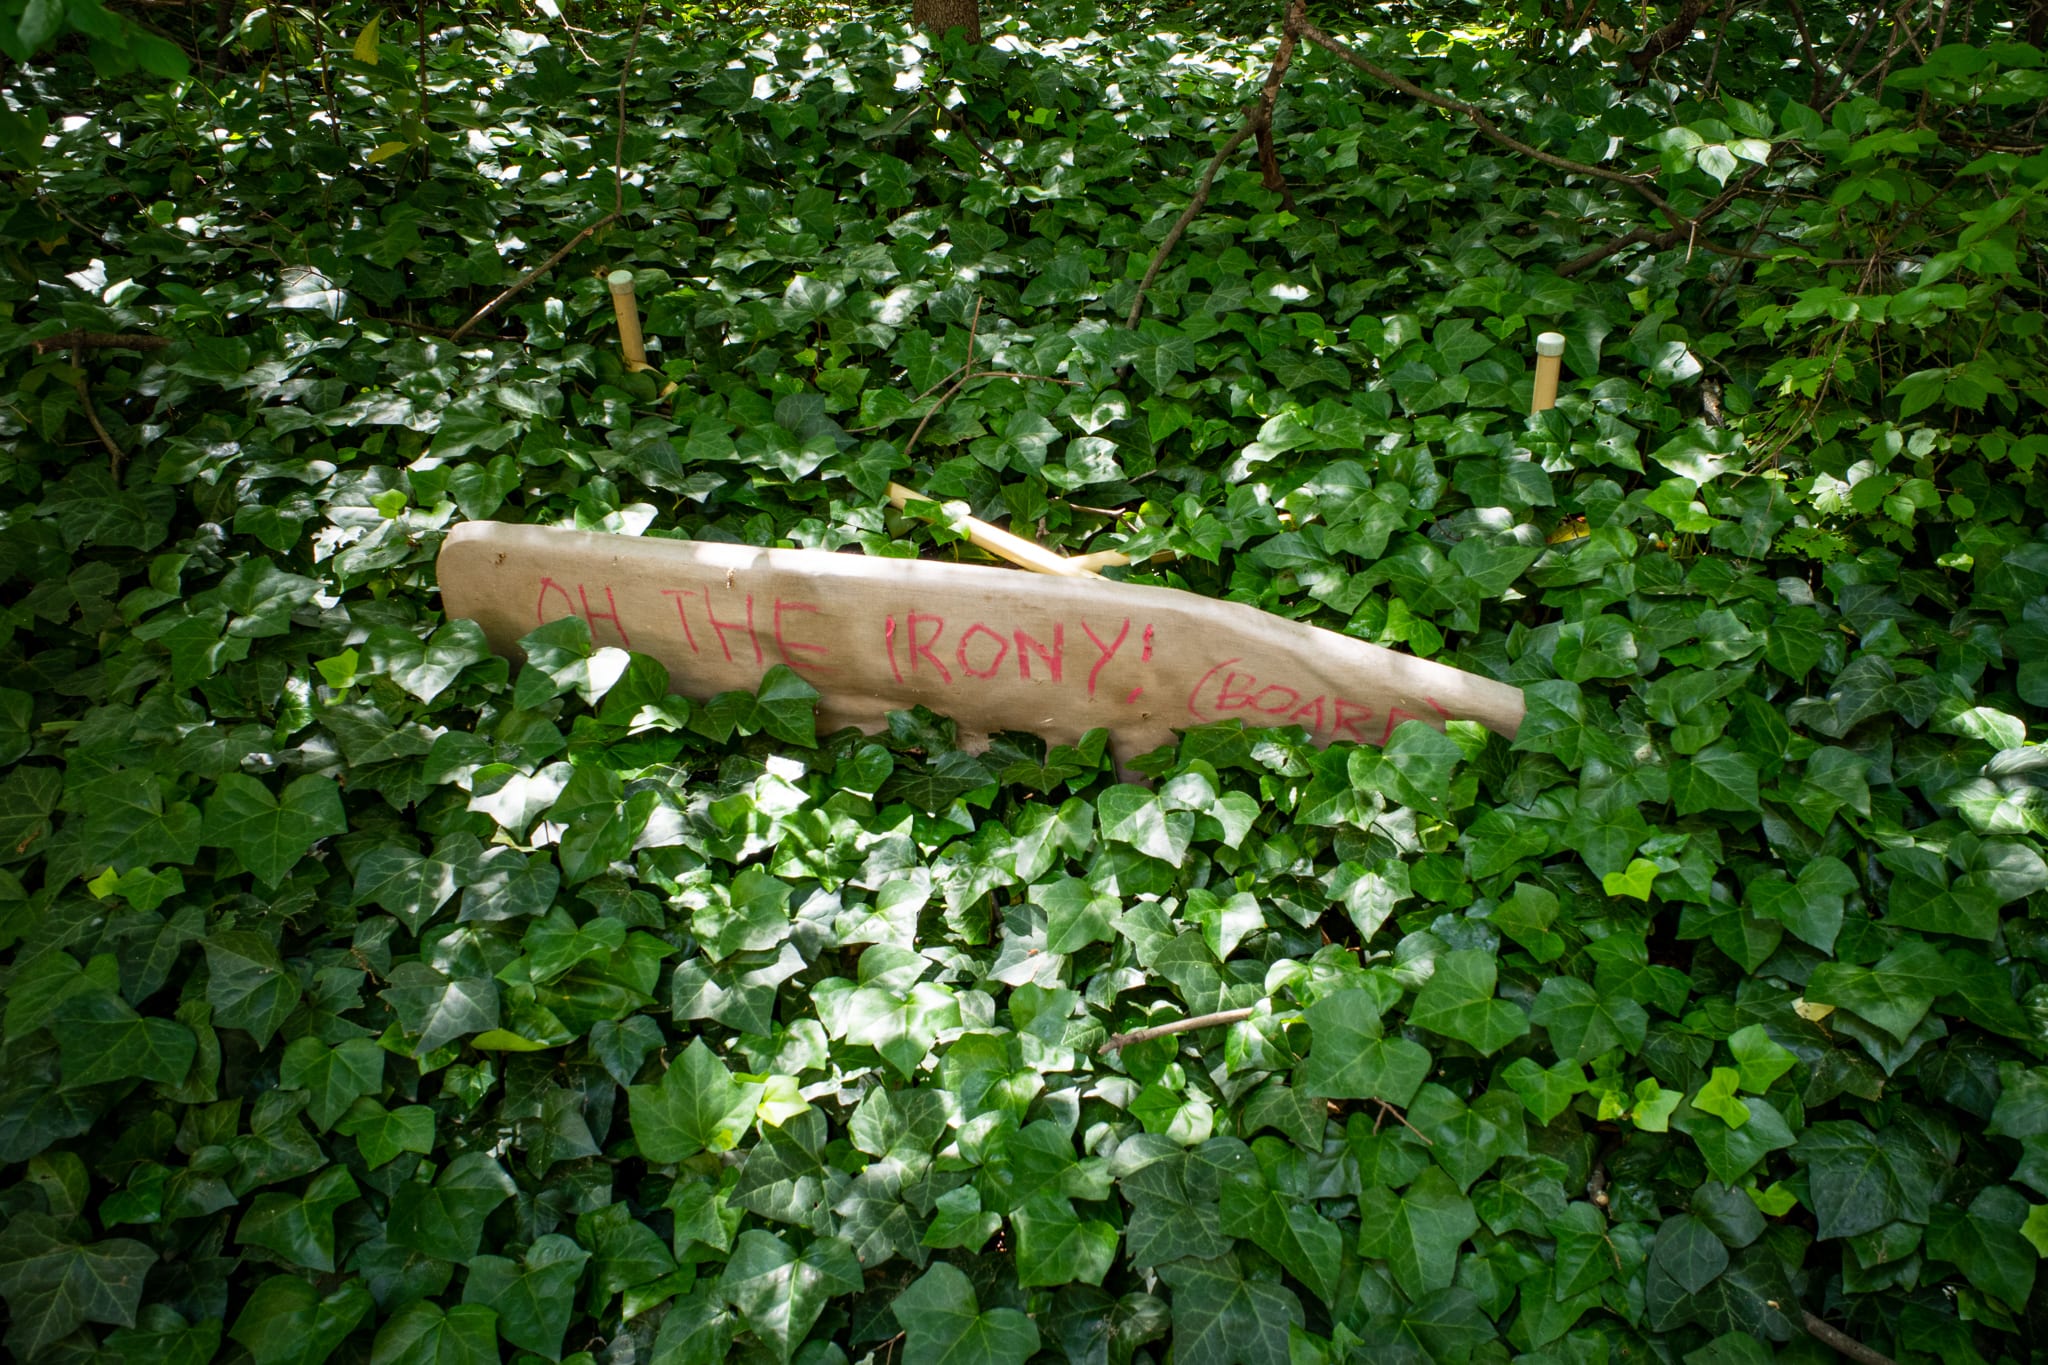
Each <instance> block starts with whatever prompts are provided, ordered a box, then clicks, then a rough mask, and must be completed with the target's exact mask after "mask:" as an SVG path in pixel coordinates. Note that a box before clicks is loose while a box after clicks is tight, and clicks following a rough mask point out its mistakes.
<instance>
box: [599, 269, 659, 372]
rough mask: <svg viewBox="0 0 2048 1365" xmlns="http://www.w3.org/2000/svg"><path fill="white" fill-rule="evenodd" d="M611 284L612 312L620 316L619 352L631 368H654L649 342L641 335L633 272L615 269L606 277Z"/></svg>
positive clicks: (628, 367)
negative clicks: (648, 360)
mask: <svg viewBox="0 0 2048 1365" xmlns="http://www.w3.org/2000/svg"><path fill="white" fill-rule="evenodd" d="M605 283H606V284H608V285H610V286H611V291H612V312H614V313H616V314H618V318H619V354H620V355H622V356H624V357H625V361H626V368H627V369H629V370H645V369H649V368H652V367H650V366H649V365H648V363H647V342H646V339H645V338H644V337H642V336H641V335H640V305H639V303H638V302H636V301H635V300H634V298H633V272H632V271H630V270H614V271H613V272H612V273H611V274H609V275H607V276H606V277H605Z"/></svg>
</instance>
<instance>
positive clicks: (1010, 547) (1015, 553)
mask: <svg viewBox="0 0 2048 1365" xmlns="http://www.w3.org/2000/svg"><path fill="white" fill-rule="evenodd" d="M889 501H890V502H891V503H892V504H894V505H895V506H896V507H898V508H901V507H903V506H904V505H905V504H906V503H911V502H937V501H938V499H937V498H929V497H926V496H925V495H924V494H922V493H920V492H918V491H917V490H916V489H914V488H905V487H904V486H903V485H902V484H900V483H892V484H890V485H889ZM962 524H963V525H964V526H965V528H966V531H967V540H968V543H969V544H971V545H975V546H977V547H979V548H981V549H983V550H986V551H988V552H989V553H990V554H992V555H994V556H996V557H997V558H998V559H1007V560H1009V561H1010V562H1011V563H1012V564H1015V565H1017V566H1018V567H1019V568H1024V569H1029V570H1031V571H1032V572H1033V573H1045V574H1057V575H1059V576H1060V577H1062V578H1097V577H1100V576H1101V575H1100V574H1099V573H1098V572H1097V570H1096V568H1095V566H1096V565H1097V564H1107V563H1117V564H1128V563H1130V562H1131V561H1130V560H1129V559H1128V558H1126V557H1124V556H1123V555H1121V554H1118V553H1117V552H1116V551H1114V550H1103V551H1098V552H1097V553H1095V554H1092V555H1084V556H1082V557H1080V558H1079V559H1068V558H1067V557H1066V556H1065V555H1061V554H1056V553H1054V552H1053V551H1051V550H1048V549H1046V548H1045V547H1044V546H1043V545H1040V544H1039V543H1038V542H1037V541H1034V540H1026V539H1025V538H1024V537H1022V536H1020V535H1014V534H1012V533H1011V532H1009V531H1005V530H1004V529H1003V528H1002V527H1000V526H991V525H990V524H989V523H988V522H985V521H982V520H981V519H980V518H978V517H967V518H964V519H963V522H962ZM1108 555H1116V558H1115V559H1114V560H1111V559H1108V558H1106V557H1105V556H1108Z"/></svg>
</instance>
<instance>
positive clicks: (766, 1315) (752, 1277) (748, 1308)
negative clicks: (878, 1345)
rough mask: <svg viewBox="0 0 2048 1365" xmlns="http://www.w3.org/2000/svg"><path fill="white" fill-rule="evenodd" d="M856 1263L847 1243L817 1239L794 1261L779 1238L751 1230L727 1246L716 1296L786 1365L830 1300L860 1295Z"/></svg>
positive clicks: (860, 1284)
mask: <svg viewBox="0 0 2048 1365" xmlns="http://www.w3.org/2000/svg"><path fill="white" fill-rule="evenodd" d="M862 1284H863V1279H862V1274H861V1267H860V1261H859V1260H858V1259H856V1258H855V1256H854V1254H853V1245H852V1243H850V1242H848V1241H846V1240H845V1239H844V1238H840V1237H820V1238H818V1239H817V1240H816V1241H814V1242H812V1243H811V1244H810V1245H809V1246H807V1247H805V1248H804V1250H803V1253H802V1254H801V1255H799V1254H798V1253H797V1252H796V1251H795V1250H794V1249H793V1248H791V1247H790V1245H789V1244H788V1243H787V1242H785V1241H784V1240H783V1239H782V1238H780V1237H777V1236H776V1235H775V1234H773V1233H771V1232H763V1231H761V1230H759V1229H752V1230H749V1231H747V1232H743V1233H741V1234H740V1236H739V1240H738V1241H736V1242H734V1243H733V1248H732V1257H731V1259H730V1260H728V1261H727V1262H726V1266H725V1274H724V1276H723V1277H722V1278H721V1279H720V1280H719V1286H720V1290H721V1292H723V1293H724V1295H725V1297H726V1301H727V1302H728V1303H730V1304H732V1306H733V1308H734V1310H735V1311H737V1312H738V1313H739V1315H740V1317H741V1319H742V1320H743V1321H745V1323H746V1324H747V1327H748V1330H750V1331H752V1332H753V1334H754V1335H755V1336H756V1337H757V1338H759V1339H760V1340H761V1341H762V1342H763V1343H764V1344H766V1345H767V1347H768V1349H769V1351H770V1352H771V1353H772V1354H773V1355H774V1357H775V1358H776V1360H778V1361H783V1362H787V1361H788V1360H789V1358H790V1357H791V1356H792V1355H794V1354H795V1352H796V1348H797V1347H799V1346H801V1345H802V1344H803V1341H804V1338H805V1337H806V1336H808V1335H810V1331H811V1328H812V1326H813V1325H815V1324H816V1322H817V1321H818V1317H819V1315H820V1314H821V1313H823V1312H824V1311H825V1305H826V1304H827V1303H828V1302H830V1301H831V1300H832V1299H833V1298H834V1297H837V1296H839V1295H844V1294H856V1293H859V1292H860V1289H861V1286H862Z"/></svg>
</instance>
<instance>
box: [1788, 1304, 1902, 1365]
mask: <svg viewBox="0 0 2048 1365" xmlns="http://www.w3.org/2000/svg"><path fill="white" fill-rule="evenodd" d="M1799 1325H1800V1326H1801V1327H1804V1328H1805V1329H1806V1334H1807V1335H1808V1336H1810V1337H1812V1338H1813V1339H1814V1340H1815V1341H1817V1342H1819V1343H1821V1344H1822V1345H1823V1346H1828V1347H1832V1348H1833V1349H1834V1350H1835V1351H1837V1352H1839V1353H1840V1354H1842V1355H1845V1356H1847V1357H1848V1358H1849V1359H1851V1360H1853V1361H1855V1362H1856V1365H1898V1362H1896V1361H1894V1360H1893V1359H1892V1358H1891V1357H1890V1356H1888V1355H1886V1354H1885V1353H1884V1352H1882V1351H1873V1350H1872V1349H1870V1347H1868V1346H1865V1345H1864V1344H1863V1343H1862V1342H1860V1341H1858V1340H1856V1338H1854V1337H1852V1336H1850V1335H1849V1334H1848V1333H1847V1332H1844V1331H1842V1330H1841V1329H1840V1328H1839V1327H1830V1326H1829V1325H1828V1324H1827V1323H1825V1322H1823V1321H1822V1320H1821V1319H1820V1318H1818V1317H1815V1316H1814V1315H1813V1314H1812V1313H1809V1312H1806V1311H1805V1310H1804V1309H1801V1310H1800V1313H1799Z"/></svg>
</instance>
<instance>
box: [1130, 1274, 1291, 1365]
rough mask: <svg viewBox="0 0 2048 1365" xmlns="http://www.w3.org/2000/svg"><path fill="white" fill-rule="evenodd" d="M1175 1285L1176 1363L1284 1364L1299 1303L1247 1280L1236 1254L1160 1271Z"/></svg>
mask: <svg viewBox="0 0 2048 1365" xmlns="http://www.w3.org/2000/svg"><path fill="white" fill-rule="evenodd" d="M1159 1276H1160V1278H1161V1279H1163V1280H1165V1281H1166V1282H1167V1283H1168V1284H1169V1285H1171V1286H1173V1299H1172V1304H1173V1358H1174V1360H1175V1361H1177V1362H1180V1365H1233V1363H1234V1365H1285V1362H1286V1361H1287V1359H1288V1354H1287V1342H1288V1331H1289V1329H1290V1328H1298V1327H1300V1326H1301V1323H1302V1314H1301V1301H1300V1300H1299V1299H1297V1298H1295V1297H1294V1295H1293V1294H1292V1293H1290V1292H1289V1291H1288V1290H1287V1289H1285V1288H1283V1287H1282V1286H1281V1285H1279V1284H1276V1283H1272V1282H1270V1281H1266V1280H1254V1279H1249V1278H1247V1277H1246V1276H1245V1273H1244V1271H1243V1269H1242V1268H1241V1267H1240V1266H1239V1265H1238V1262H1237V1258H1236V1257H1234V1256H1223V1257H1218V1258H1217V1259H1215V1260H1195V1259H1192V1258H1190V1259H1187V1260H1179V1261H1173V1262H1170V1263H1168V1264H1166V1265H1163V1266H1161V1267H1160V1268H1159Z"/></svg>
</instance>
